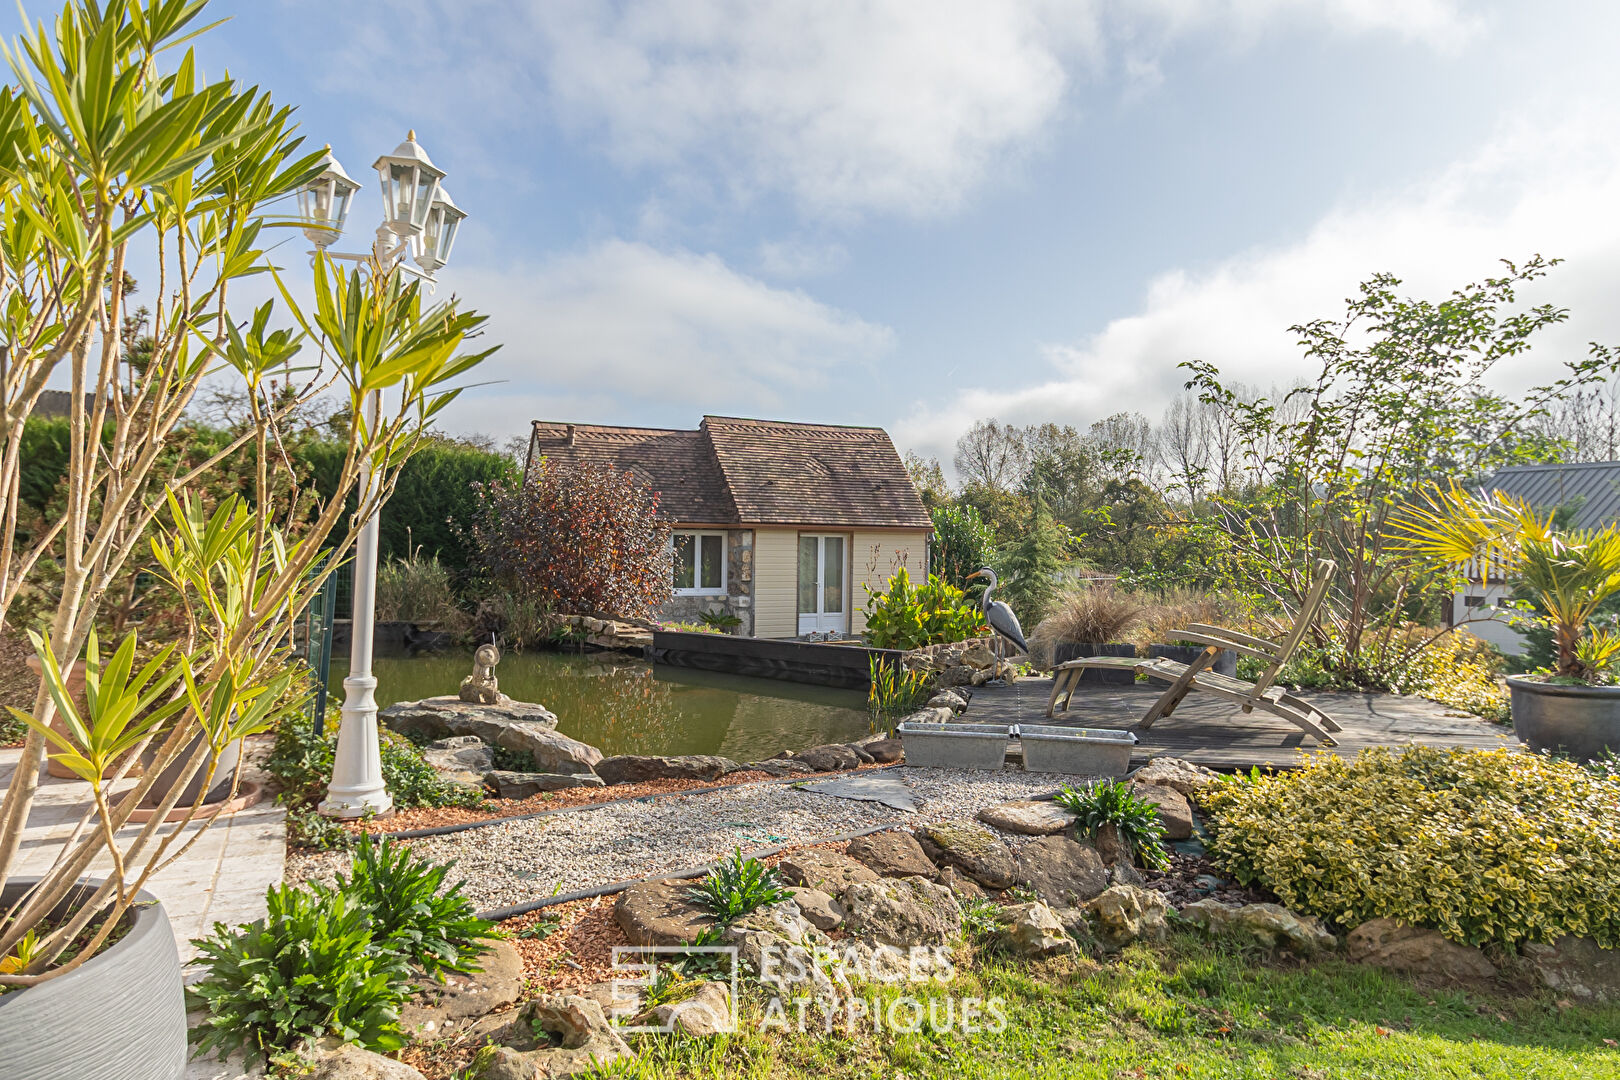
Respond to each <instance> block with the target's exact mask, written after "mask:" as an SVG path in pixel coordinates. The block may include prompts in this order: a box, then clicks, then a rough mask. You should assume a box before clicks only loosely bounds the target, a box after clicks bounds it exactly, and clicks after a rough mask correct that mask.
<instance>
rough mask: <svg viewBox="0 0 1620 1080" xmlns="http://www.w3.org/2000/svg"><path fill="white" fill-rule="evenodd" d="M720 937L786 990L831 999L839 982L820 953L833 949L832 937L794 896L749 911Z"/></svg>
mask: <svg viewBox="0 0 1620 1080" xmlns="http://www.w3.org/2000/svg"><path fill="white" fill-rule="evenodd" d="M720 940H721V941H723V942H724V943H725V944H727V945H735V946H736V947H737V959H738V960H739V961H741V963H742V964H743V965H744V967H745V968H747V969H748V970H749V971H751V972H754V973H756V974H757V975H758V976H759V980H760V982H761V983H763V984H765V985H767V986H770V987H772V988H773V989H775V990H776V991H777V992H778V993H779V994H782V995H783V996H794V997H797V996H799V995H801V994H809V995H810V996H811V997H813V998H815V999H816V1000H817V1001H820V1002H823V1003H827V1004H829V1005H830V1004H831V1003H833V1002H836V1001H837V1000H838V999H839V996H840V987H839V986H838V985H837V984H836V983H835V982H834V980H833V978H832V976H831V975H830V974H829V973H828V972H827V970H826V966H825V965H824V964H821V963H818V962H817V957H818V956H821V957H825V956H828V955H830V953H831V949H832V940H831V939H830V938H828V937H827V935H826V934H824V933H822V932H821V931H820V930H817V929H816V928H815V926H814V925H812V924H811V922H810V921H809V920H808V919H806V918H805V917H804V914H803V913H802V912H801V911H800V910H799V906H798V905H797V904H796V903H794V902H793V901H792V900H784V901H782V902H781V903H779V904H772V905H771V906H770V907H764V908H760V909H759V910H758V911H753V912H750V913H749V914H747V915H744V916H743V917H742V918H740V919H738V920H736V921H735V922H733V923H732V924H731V925H730V926H727V927H726V928H725V930H723V931H722V932H721V938H720Z"/></svg>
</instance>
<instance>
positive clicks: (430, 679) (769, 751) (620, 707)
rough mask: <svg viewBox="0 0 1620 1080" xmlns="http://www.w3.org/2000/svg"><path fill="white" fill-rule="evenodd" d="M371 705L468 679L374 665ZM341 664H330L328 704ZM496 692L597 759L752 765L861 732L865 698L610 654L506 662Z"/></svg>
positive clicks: (411, 665) (452, 665) (442, 668)
mask: <svg viewBox="0 0 1620 1080" xmlns="http://www.w3.org/2000/svg"><path fill="white" fill-rule="evenodd" d="M372 666H373V668H374V669H375V674H376V676H377V704H378V705H379V706H383V707H387V706H389V705H392V704H394V703H395V702H396V701H415V700H417V699H419V698H425V697H434V696H437V695H440V694H454V693H455V692H456V689H457V688H458V687H459V686H460V685H461V680H462V678H463V677H465V676H466V674H467V673H468V672H469V671H470V670H472V663H471V658H470V657H469V656H468V655H466V654H464V653H461V652H460V651H456V652H452V653H438V654H431V655H422V656H412V657H387V658H385V657H379V658H377V659H376V660H375V661H374V662H373V664H372ZM347 673H348V665H347V663H345V662H343V661H341V660H339V659H338V658H337V657H333V659H332V675H331V680H330V686H331V694H332V695H333V698H332V700H334V701H336V702H342V700H343V676H344V675H346V674H347ZM495 676H496V678H498V679H499V680H500V683H501V692H502V693H504V694H506V695H508V696H509V697H513V698H516V699H517V700H519V701H533V702H538V703H539V704H541V705H544V706H545V707H546V708H548V709H550V710H551V711H552V712H554V713H556V714H557V730H558V731H560V732H561V733H562V734H564V735H567V736H569V737H570V738H574V739H578V740H580V741H581V742H586V743H590V744H591V745H592V746H595V747H598V748H600V749H601V751H602V753H604V754H609V755H612V754H721V755H723V756H725V757H728V758H732V759H733V760H736V761H758V760H760V759H762V758H768V757H772V756H774V755H776V754H778V753H780V752H782V751H783V750H803V749H804V748H806V747H809V746H816V745H818V744H820V743H828V742H847V741H849V740H851V739H856V738H859V737H861V736H862V735H865V734H866V733H867V732H868V731H869V730H870V727H869V725H868V720H867V713H866V695H865V694H863V693H861V692H859V691H854V690H837V689H833V688H831V687H824V686H805V685H801V684H799V683H790V682H779V681H777V680H775V679H756V678H750V677H747V676H742V675H719V674H715V673H713V672H707V671H694V670H690V669H687V668H676V667H668V666H666V665H663V664H659V665H653V664H649V663H646V662H645V661H641V660H632V659H629V658H627V657H624V656H621V655H617V654H613V653H595V654H585V655H576V654H569V653H554V652H534V653H512V654H510V655H508V656H507V657H505V658H504V659H503V660H502V661H501V663H500V666H499V667H497V668H496V669H495Z"/></svg>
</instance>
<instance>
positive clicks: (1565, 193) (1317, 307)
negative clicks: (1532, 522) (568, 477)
mask: <svg viewBox="0 0 1620 1080" xmlns="http://www.w3.org/2000/svg"><path fill="white" fill-rule="evenodd" d="M26 6H27V8H28V9H29V11H30V12H31V13H32V14H34V15H36V16H38V15H41V14H44V13H45V11H44V9H42V8H40V7H39V5H38V4H37V3H35V2H33V0H26ZM210 11H211V13H214V14H216V15H229V16H231V19H230V21H229V22H227V23H226V24H225V25H224V26H223V27H221V28H220V29H218V30H215V31H213V32H211V33H210V34H208V35H207V36H206V37H205V38H204V39H202V40H201V41H200V43H199V44H198V46H197V48H198V54H199V59H200V61H201V62H202V64H203V66H204V68H205V69H206V70H208V71H210V72H217V71H220V70H221V69H228V70H229V71H230V72H231V73H232V74H234V75H236V76H238V77H240V78H242V79H244V80H245V81H247V82H250V83H257V84H260V85H263V86H265V87H268V88H269V89H271V90H272V91H273V93H274V94H275V96H276V98H277V99H278V100H279V101H280V102H282V103H285V104H292V105H295V106H297V109H298V113H297V116H298V120H299V122H300V124H301V131H302V132H303V133H304V134H306V135H307V136H309V138H310V139H311V141H312V142H313V143H314V144H315V145H317V146H318V145H319V144H321V143H325V142H330V143H331V144H332V148H333V152H334V153H335V154H336V155H337V157H338V158H339V160H340V161H341V162H342V163H343V165H344V166H345V168H346V169H347V170H348V172H349V173H350V174H351V175H353V176H354V177H355V178H356V179H358V180H361V181H362V182H363V183H364V184H365V185H366V186H365V188H364V189H363V192H362V195H361V197H360V198H359V199H358V200H357V204H356V206H355V209H354V211H353V213H352V214H351V216H350V224H349V230H348V232H347V234H346V235H345V237H344V240H343V242H342V243H340V245H339V247H340V248H345V249H348V250H363V249H365V248H366V247H368V246H369V243H370V239H371V233H372V230H373V228H375V222H376V219H377V218H378V216H379V207H380V204H379V201H378V199H377V195H376V183H375V175H376V174H375V173H374V172H372V171H371V170H370V169H369V165H370V163H371V162H372V161H373V160H374V159H375V158H376V157H377V155H379V154H381V153H384V152H387V151H388V150H390V149H392V148H393V146H394V145H395V144H396V143H397V142H398V141H399V140H400V139H401V138H403V136H404V134H405V132H406V130H407V129H408V128H414V129H415V130H416V132H417V135H418V138H419V140H420V142H421V144H422V146H423V147H424V148H426V150H427V152H428V153H429V154H430V155H431V156H432V158H433V160H434V161H435V162H436V163H437V164H438V165H439V166H440V167H442V168H444V169H446V170H447V171H448V174H449V175H448V178H447V180H446V186H447V187H448V188H449V189H450V190H451V191H452V192H453V194H454V196H455V199H456V201H457V202H458V203H459V204H460V205H461V206H462V208H463V209H465V210H467V211H468V212H469V214H470V215H471V216H470V217H469V219H468V221H467V222H466V224H465V226H464V228H463V231H462V234H461V237H460V239H459V241H458V244H457V249H456V251H455V253H454V257H453V259H452V262H451V264H450V266H448V267H447V268H446V269H445V270H443V271H442V272H441V273H440V275H439V276H440V281H441V286H440V293H441V295H443V294H444V293H445V292H446V291H448V292H453V293H454V294H455V295H457V296H458V297H461V298H462V299H463V300H464V301H465V302H466V303H467V304H468V305H470V306H471V307H474V308H476V309H478V310H479V311H482V312H485V313H487V314H488V315H489V317H490V318H489V323H488V339H489V341H488V343H490V344H493V343H500V344H501V345H502V348H501V350H500V351H499V352H498V353H497V354H496V355H495V356H494V357H493V358H491V359H490V360H489V361H487V362H486V363H485V365H484V367H483V369H482V370H481V372H480V373H479V376H478V378H479V380H480V381H481V382H482V385H479V386H476V387H473V388H471V389H469V390H468V391H467V392H466V393H465V394H463V396H462V397H461V398H460V399H459V400H458V401H457V402H456V403H455V404H454V405H453V406H452V407H451V408H450V409H449V410H447V412H446V413H445V414H444V420H443V424H444V426H445V427H447V428H449V429H451V430H453V431H457V432H479V433H484V434H488V435H491V436H494V437H495V438H496V440H497V441H504V440H505V439H506V438H508V437H510V436H512V435H517V434H521V433H522V432H523V431H524V430H525V426H526V423H527V421H529V420H531V419H536V418H542V419H554V420H569V421H578V422H588V423H613V424H634V425H648V426H668V427H692V426H695V424H696V423H697V421H698V419H699V418H700V417H701V416H702V415H703V414H705V413H717V414H726V415H742V416H759V417H771V418H781V419H790V420H804V421H817V422H826V423H848V424H877V425H881V426H884V427H886V428H888V429H889V431H890V432H891V433H892V434H893V436H894V437H895V441H896V442H897V444H898V445H899V446H900V447H901V448H902V449H914V450H916V451H918V452H920V453H923V454H925V455H938V456H940V457H941V458H942V459H943V460H944V461H945V463H946V464H947V466H948V464H949V458H950V453H951V447H952V444H953V443H954V441H955V439H956V437H957V435H958V434H960V433H961V431H963V430H964V429H965V428H966V427H967V426H969V425H970V424H971V423H972V422H973V421H974V420H975V419H977V418H979V417H989V416H995V417H998V418H999V419H1001V420H1003V421H1008V422H1017V423H1030V422H1038V421H1047V420H1052V421H1057V422H1060V423H1070V424H1076V425H1078V426H1084V425H1086V424H1089V423H1090V422H1091V421H1093V420H1096V419H1098V418H1100V417H1102V416H1105V415H1107V414H1109V413H1112V412H1116V411H1120V410H1134V411H1139V412H1141V413H1143V414H1145V415H1147V416H1148V417H1149V418H1150V419H1155V420H1156V419H1157V418H1158V415H1159V413H1160V412H1161V411H1162V410H1163V408H1164V407H1165V405H1166V404H1167V403H1168V402H1169V400H1170V399H1171V398H1172V397H1173V396H1175V395H1176V394H1177V393H1179V392H1181V388H1182V383H1183V381H1184V377H1185V376H1184V373H1183V372H1181V371H1180V370H1179V369H1178V367H1177V365H1178V364H1179V363H1181V362H1183V361H1187V360H1192V359H1201V360H1208V361H1212V362H1214V363H1216V364H1217V365H1218V366H1219V367H1221V369H1222V370H1223V371H1225V372H1227V373H1228V374H1229V375H1231V376H1232V377H1233V378H1236V379H1241V380H1243V381H1245V382H1248V383H1250V384H1253V385H1256V386H1260V387H1266V386H1270V385H1273V384H1288V383H1292V382H1293V381H1295V380H1297V379H1300V378H1302V377H1304V376H1305V375H1307V374H1308V367H1307V362H1306V361H1305V359H1303V358H1302V357H1301V355H1300V351H1299V349H1298V347H1297V345H1296V344H1295V342H1294V340H1293V335H1290V334H1289V332H1288V330H1287V328H1288V327H1289V326H1290V325H1292V324H1295V323H1299V322H1302V321H1305V320H1308V319H1312V318H1317V317H1323V316H1332V315H1334V314H1336V313H1337V312H1339V311H1340V310H1341V309H1342V304H1343V300H1344V298H1345V297H1347V296H1349V295H1351V294H1352V293H1353V292H1354V291H1355V288H1356V285H1357V283H1358V282H1359V281H1362V280H1363V279H1365V278H1367V277H1369V276H1371V275H1372V274H1373V273H1375V272H1379V271H1389V272H1392V273H1394V274H1396V275H1397V276H1399V277H1401V278H1402V279H1403V280H1404V282H1405V286H1406V288H1407V289H1408V290H1409V291H1410V292H1412V293H1413V294H1416V295H1425V296H1438V295H1441V294H1443V293H1444V292H1446V291H1449V290H1450V289H1451V288H1454V287H1458V286H1461V285H1464V284H1466V283H1468V282H1470V281H1475V280H1478V279H1480V278H1481V277H1483V276H1485V275H1488V274H1491V273H1493V272H1495V271H1496V270H1498V269H1499V266H1498V264H1497V262H1496V260H1498V259H1501V258H1512V259H1516V260H1522V259H1524V258H1526V257H1528V256H1530V255H1532V254H1534V253H1538V252H1539V253H1542V254H1544V255H1547V256H1551V257H1559V258H1562V259H1564V260H1565V262H1564V264H1563V265H1561V266H1560V267H1558V268H1557V269H1556V270H1555V271H1554V272H1553V274H1552V275H1551V276H1550V277H1549V279H1548V280H1547V281H1546V282H1544V283H1542V284H1540V285H1538V286H1537V287H1536V288H1534V289H1532V290H1529V291H1528V292H1526V293H1525V294H1524V295H1525V297H1526V299H1527V300H1531V301H1534V302H1541V301H1551V302H1555V303H1558V304H1560V305H1563V306H1566V307H1568V308H1570V309H1571V318H1570V319H1569V321H1568V322H1567V323H1566V324H1565V325H1563V326H1561V327H1558V328H1557V329H1556V330H1554V331H1552V332H1550V333H1549V334H1548V335H1547V336H1546V338H1545V339H1544V341H1543V342H1542V344H1541V345H1539V346H1538V347H1537V348H1536V349H1535V350H1533V351H1532V352H1531V353H1529V354H1527V355H1525V356H1523V357H1520V358H1517V359H1516V360H1515V361H1514V362H1513V365H1512V366H1511V367H1510V368H1507V369H1504V370H1503V371H1502V372H1501V374H1500V378H1501V380H1502V382H1503V388H1505V389H1510V390H1511V389H1512V388H1513V387H1514V386H1523V385H1529V384H1530V383H1531V382H1533V381H1538V377H1545V376H1549V375H1551V374H1552V373H1554V372H1555V371H1556V368H1557V366H1558V364H1559V363H1560V362H1561V361H1562V360H1565V359H1569V358H1572V357H1575V356H1579V355H1581V354H1583V353H1584V352H1585V349H1586V343H1587V342H1589V341H1592V340H1598V341H1605V342H1609V343H1620V305H1617V304H1616V298H1617V297H1620V211H1617V208H1620V65H1617V64H1615V63H1614V61H1613V42H1614V41H1615V40H1616V38H1617V31H1620V5H1616V4H1614V3H1612V2H1607V0H1590V2H1576V0H1535V2H1533V3H1528V2H1523V0H1511V2H1503V3H1495V4H1493V3H1483V2H1481V3H1472V2H1467V0H1207V2H1200V0H1131V2H1125V0H980V2H976V3H967V2H957V0H910V2H908V0H864V2H859V3H857V2H854V0H851V2H833V3H828V2H826V0H774V2H772V3H758V2H755V3H744V2H740V0H678V2H677V0H624V2H618V3H610V2H607V0H601V2H595V3H591V2H584V0H503V2H502V0H336V2H334V0H215V3H214V4H213V5H212V6H211V8H210ZM12 18H13V22H14V21H15V16H13V17H12ZM276 258H277V260H278V261H279V262H281V263H282V264H283V265H286V266H288V267H289V269H290V270H291V271H292V272H295V273H303V274H305V275H307V273H308V271H307V265H306V264H307V259H306V258H305V257H304V254H303V251H302V250H301V249H300V245H288V246H286V247H285V248H283V249H281V250H278V251H277V253H276Z"/></svg>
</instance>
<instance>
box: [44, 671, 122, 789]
mask: <svg viewBox="0 0 1620 1080" xmlns="http://www.w3.org/2000/svg"><path fill="white" fill-rule="evenodd" d="M26 662H27V664H28V670H29V671H32V672H33V673H34V678H36V679H37V678H40V677H42V676H43V675H44V668H43V667H42V666H41V665H40V662H39V657H37V656H30V657H29V658H28V659H27V661H26ZM67 689H68V695H69V696H70V697H72V698H73V703H74V704H75V705H77V706H78V707H79V714H80V715H81V716H82V715H84V713H85V712H87V711H88V710H87V709H86V707H85V703H84V661H83V660H79V661H76V662H75V663H74V665H73V670H71V671H69V672H68V675H67ZM51 730H52V731H54V732H57V733H58V734H61V735H66V734H68V726H67V721H66V720H64V719H63V718H62V714H61V713H60V712H53V713H51ZM53 749H54V747H51V746H47V747H46V748H45V753H46V754H50V753H51V751H52V750H53ZM117 771H118V764H116V763H115V764H113V765H109V766H108V767H107V770H106V771H105V772H103V773H102V774H101V775H102V776H103V777H108V776H112V775H113V774H114V773H116V772H117ZM45 772H46V773H47V774H49V775H51V776H54V777H56V778H57V779H58V780H77V779H79V774H78V773H76V772H74V771H73V770H72V769H69V768H67V767H65V766H62V765H58V764H57V763H56V762H55V761H53V760H51V758H49V757H46V759H45ZM127 775H129V776H139V775H141V767H140V766H139V765H136V766H135V767H134V768H132V769H131V770H130V771H129V773H128V774H127Z"/></svg>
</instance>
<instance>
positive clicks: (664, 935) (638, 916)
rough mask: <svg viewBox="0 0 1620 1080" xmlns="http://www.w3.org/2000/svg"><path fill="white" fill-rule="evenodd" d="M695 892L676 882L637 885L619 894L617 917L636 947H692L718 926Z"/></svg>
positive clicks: (689, 887)
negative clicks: (691, 894) (696, 897)
mask: <svg viewBox="0 0 1620 1080" xmlns="http://www.w3.org/2000/svg"><path fill="white" fill-rule="evenodd" d="M691 889H692V882H690V881H677V880H675V879H673V878H666V879H664V880H663V881H640V882H637V883H636V884H634V885H632V886H630V887H629V888H628V889H626V890H624V892H622V893H620V894H619V899H618V902H617V903H615V904H614V905H613V917H614V919H615V920H617V922H618V924H619V927H620V928H621V929H622V930H623V931H624V936H625V937H627V938H629V939H630V944H632V945H690V944H691V943H692V942H694V941H696V940H697V939H698V935H699V934H701V933H703V931H705V930H709V929H712V928H713V927H714V925H715V923H714V917H713V916H712V915H710V914H709V913H708V911H707V910H705V909H704V908H703V907H701V906H700V905H699V904H698V902H697V901H696V900H693V899H692V898H691V897H690V895H689V893H690V891H691Z"/></svg>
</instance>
